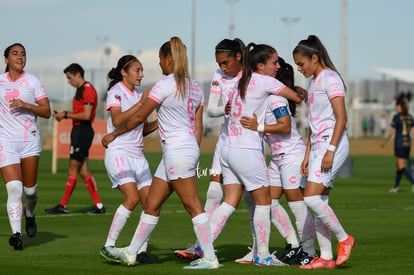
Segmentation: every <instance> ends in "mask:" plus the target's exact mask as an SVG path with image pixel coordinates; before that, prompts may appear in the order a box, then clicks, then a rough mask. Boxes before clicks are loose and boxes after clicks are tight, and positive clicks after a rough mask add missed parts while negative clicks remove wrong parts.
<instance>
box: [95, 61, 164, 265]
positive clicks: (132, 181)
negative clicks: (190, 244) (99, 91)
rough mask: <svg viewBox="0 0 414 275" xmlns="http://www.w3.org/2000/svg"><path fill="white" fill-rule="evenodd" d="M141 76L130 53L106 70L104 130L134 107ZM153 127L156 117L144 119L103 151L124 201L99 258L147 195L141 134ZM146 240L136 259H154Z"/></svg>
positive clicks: (138, 101)
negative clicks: (107, 71) (148, 249)
mask: <svg viewBox="0 0 414 275" xmlns="http://www.w3.org/2000/svg"><path fill="white" fill-rule="evenodd" d="M143 77H144V73H143V68H142V64H141V62H139V60H138V59H137V58H136V57H135V56H133V55H125V56H123V57H121V58H120V59H119V60H118V64H117V67H116V68H112V70H111V71H110V72H109V73H108V78H109V79H111V82H110V83H109V87H108V93H107V96H106V110H107V111H108V116H107V117H108V119H107V128H108V133H110V132H112V131H115V130H116V128H117V127H119V126H120V125H121V124H122V123H124V122H125V120H126V119H127V118H128V117H130V116H131V115H132V114H133V113H134V112H136V111H137V110H138V108H139V106H140V105H141V103H142V100H143V98H144V93H143V92H142V91H140V90H139V89H138V86H140V85H141V80H142V78H143ZM147 95H148V94H147ZM157 127H158V125H157V121H154V122H151V123H147V121H144V122H143V123H141V124H139V125H138V126H137V127H135V129H133V130H132V131H129V132H127V133H124V134H122V135H120V136H118V137H117V138H116V139H115V140H114V141H113V142H111V143H110V144H109V145H108V149H106V151H105V167H106V171H107V173H108V176H109V178H110V179H111V181H112V188H113V189H120V190H121V193H122V195H123V197H124V202H123V203H122V204H121V205H120V206H119V207H118V209H117V210H116V212H115V215H114V218H113V220H112V223H111V227H110V229H109V233H108V237H107V239H106V242H105V245H104V247H103V248H102V250H101V253H100V255H101V256H102V257H103V258H106V254H107V249H106V247H114V246H115V244H116V241H117V240H118V237H119V235H120V234H121V231H122V229H123V228H124V226H125V224H126V222H127V220H128V218H129V216H130V215H131V213H132V211H133V210H134V208H135V207H136V206H137V204H138V202H139V201H141V202H144V201H145V199H146V197H147V195H148V192H149V189H150V185H151V181H152V175H151V171H150V168H149V166H148V162H147V160H146V158H145V156H144V152H143V148H144V143H143V137H144V136H145V135H147V134H149V133H151V132H153V131H155V130H156V129H157ZM147 243H148V242H145V244H144V245H143V246H142V247H141V249H140V251H138V255H137V259H138V261H139V262H143V263H154V260H152V259H151V258H149V256H148V255H147V253H146V251H147Z"/></svg>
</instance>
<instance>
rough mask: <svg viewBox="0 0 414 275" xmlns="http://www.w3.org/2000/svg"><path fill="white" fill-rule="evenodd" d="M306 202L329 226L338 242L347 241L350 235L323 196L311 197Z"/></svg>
mask: <svg viewBox="0 0 414 275" xmlns="http://www.w3.org/2000/svg"><path fill="white" fill-rule="evenodd" d="M304 201H305V203H306V205H307V206H308V207H309V208H310V209H312V211H313V212H315V214H316V216H317V217H318V218H320V219H321V220H322V222H323V223H324V224H325V225H326V226H328V228H329V230H330V231H331V232H332V233H333V234H335V236H336V238H337V240H338V242H341V241H344V240H346V238H348V234H347V233H346V232H345V230H344V228H343V227H342V225H341V223H340V222H339V219H338V218H337V217H336V215H335V212H334V211H333V210H332V208H331V207H330V206H329V204H328V203H327V202H325V201H324V200H322V198H321V196H309V197H305V198H304Z"/></svg>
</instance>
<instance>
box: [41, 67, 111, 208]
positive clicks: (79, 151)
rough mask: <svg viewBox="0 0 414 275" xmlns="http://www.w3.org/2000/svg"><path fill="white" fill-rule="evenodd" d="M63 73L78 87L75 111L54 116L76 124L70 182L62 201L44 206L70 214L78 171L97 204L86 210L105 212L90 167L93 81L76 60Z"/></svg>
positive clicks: (71, 83) (74, 103)
mask: <svg viewBox="0 0 414 275" xmlns="http://www.w3.org/2000/svg"><path fill="white" fill-rule="evenodd" d="M63 72H64V73H65V74H66V77H67V79H68V82H69V84H70V85H72V86H73V87H75V88H76V94H75V96H74V97H73V111H72V112H67V111H63V112H59V111H55V113H54V115H53V116H54V117H55V118H56V120H57V121H61V120H62V119H71V120H72V124H73V128H72V132H71V134H70V139H71V143H70V160H69V169H68V181H67V182H66V188H65V192H64V193H63V197H62V200H61V201H60V203H59V204H58V205H56V206H55V207H53V208H47V209H45V211H46V212H47V213H49V214H66V213H68V210H67V208H66V205H67V204H68V202H69V199H70V196H71V195H72V192H73V190H75V187H76V185H77V183H78V174H79V175H80V176H81V177H82V179H83V181H84V182H85V184H86V188H87V189H88V191H89V194H90V195H91V197H92V200H93V203H94V207H93V208H92V209H90V210H88V211H87V212H86V213H88V214H103V213H105V208H104V206H103V204H102V202H101V199H100V198H99V195H98V189H97V187H96V182H95V179H94V178H93V176H92V174H91V172H89V169H88V156H89V148H90V147H91V145H92V140H93V136H94V131H93V128H92V123H93V121H94V120H95V113H96V105H97V103H98V100H97V98H98V97H97V94H96V91H95V88H94V87H93V86H92V84H90V83H89V82H86V81H85V79H84V70H83V68H82V67H81V66H80V65H79V64H76V63H73V64H71V65H69V66H68V67H67V68H66V69H65V70H64V71H63Z"/></svg>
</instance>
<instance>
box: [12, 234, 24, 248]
mask: <svg viewBox="0 0 414 275" xmlns="http://www.w3.org/2000/svg"><path fill="white" fill-rule="evenodd" d="M9 244H10V245H11V246H13V247H14V250H23V239H22V234H21V233H20V232H16V233H14V234H13V235H11V237H10V239H9Z"/></svg>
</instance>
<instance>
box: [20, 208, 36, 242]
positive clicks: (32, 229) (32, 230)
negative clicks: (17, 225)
mask: <svg viewBox="0 0 414 275" xmlns="http://www.w3.org/2000/svg"><path fill="white" fill-rule="evenodd" d="M23 213H24V217H25V218H26V233H27V236H29V237H30V238H32V237H34V236H36V233H37V224H36V220H35V217H34V215H33V217H26V208H25V209H24V210H23Z"/></svg>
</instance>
